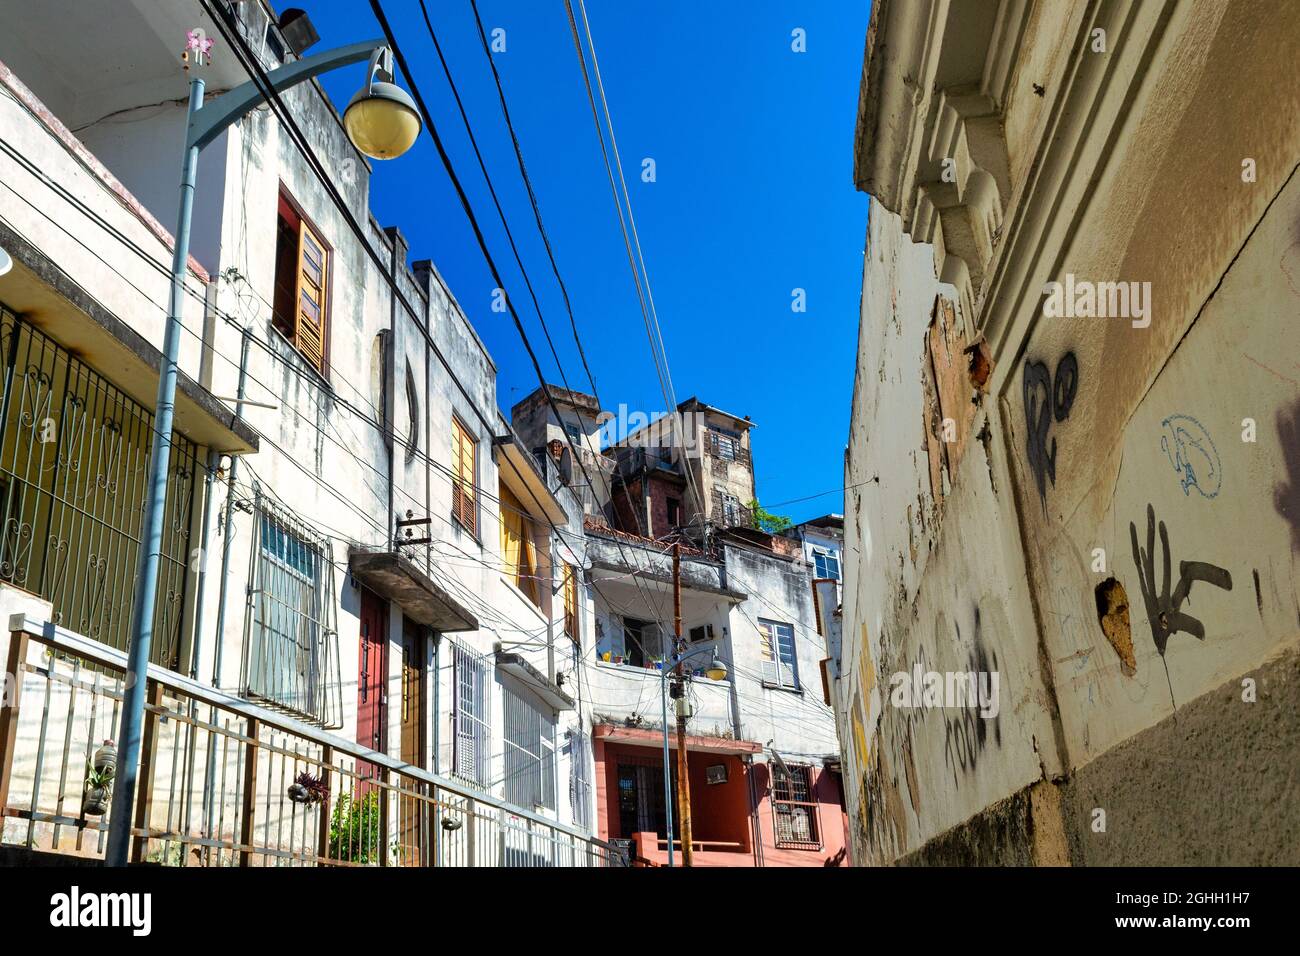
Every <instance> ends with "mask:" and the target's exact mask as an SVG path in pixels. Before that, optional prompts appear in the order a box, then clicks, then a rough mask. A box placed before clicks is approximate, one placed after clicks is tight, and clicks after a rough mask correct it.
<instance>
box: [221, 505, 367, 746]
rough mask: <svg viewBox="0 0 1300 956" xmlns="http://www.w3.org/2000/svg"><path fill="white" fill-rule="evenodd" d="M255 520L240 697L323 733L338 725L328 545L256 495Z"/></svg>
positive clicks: (339, 691)
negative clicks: (316, 726)
mask: <svg viewBox="0 0 1300 956" xmlns="http://www.w3.org/2000/svg"><path fill="white" fill-rule="evenodd" d="M253 514H254V539H255V540H254V542H253V548H252V568H251V571H250V578H251V581H252V586H251V587H250V588H249V595H248V602H249V609H250V613H249V615H248V630H249V633H248V635H247V639H246V640H245V642H244V646H245V655H244V666H243V684H244V693H245V695H246V696H248V697H252V698H256V699H258V700H260V701H262V702H263V703H266V704H268V705H270V706H272V707H275V708H277V709H281V710H285V711H288V712H289V713H292V714H294V715H295V716H298V717H302V718H303V719H305V720H308V721H311V722H312V723H316V724H320V725H321V726H323V727H341V726H342V710H343V706H342V685H341V683H340V675H339V653H338V627H337V619H336V613H337V612H336V608H337V605H336V602H335V600H334V575H333V573H332V571H333V565H332V564H331V562H330V552H329V542H328V540H327V539H325V538H324V537H322V536H321V535H319V534H318V533H316V532H315V531H314V530H313V529H311V528H310V527H308V526H307V525H306V524H304V523H302V522H300V521H298V520H297V519H296V518H294V517H293V516H292V515H291V514H289V513H288V512H287V511H284V510H281V509H280V508H278V507H277V506H276V505H274V504H273V503H272V502H270V501H268V500H267V499H265V498H261V497H260V496H259V497H258V498H257V499H256V501H255V507H254V510H253Z"/></svg>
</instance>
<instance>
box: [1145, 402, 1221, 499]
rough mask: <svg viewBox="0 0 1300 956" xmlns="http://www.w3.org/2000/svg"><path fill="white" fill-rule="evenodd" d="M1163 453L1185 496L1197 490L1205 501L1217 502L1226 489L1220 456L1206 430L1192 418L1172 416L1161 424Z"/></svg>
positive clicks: (1161, 447)
mask: <svg viewBox="0 0 1300 956" xmlns="http://www.w3.org/2000/svg"><path fill="white" fill-rule="evenodd" d="M1160 429H1161V435H1160V449H1161V451H1163V452H1164V453H1165V457H1166V458H1168V459H1169V464H1171V465H1173V468H1174V471H1175V472H1176V473H1177V475H1178V483H1179V485H1181V486H1182V489H1183V494H1184V495H1189V496H1190V495H1191V493H1192V489H1193V488H1195V489H1196V491H1197V493H1198V494H1199V495H1200V496H1201V497H1202V498H1214V497H1216V496H1217V495H1218V493H1219V489H1220V488H1221V487H1222V486H1223V469H1222V466H1221V465H1220V463H1219V452H1218V449H1216V448H1215V447H1214V440H1213V439H1212V438H1210V433H1209V432H1207V431H1206V430H1205V426H1204V425H1202V424H1201V423H1200V422H1198V421H1197V420H1196V419H1195V418H1193V417H1192V416H1190V415H1170V416H1169V417H1168V418H1166V419H1165V420H1164V421H1163V422H1161V423H1160Z"/></svg>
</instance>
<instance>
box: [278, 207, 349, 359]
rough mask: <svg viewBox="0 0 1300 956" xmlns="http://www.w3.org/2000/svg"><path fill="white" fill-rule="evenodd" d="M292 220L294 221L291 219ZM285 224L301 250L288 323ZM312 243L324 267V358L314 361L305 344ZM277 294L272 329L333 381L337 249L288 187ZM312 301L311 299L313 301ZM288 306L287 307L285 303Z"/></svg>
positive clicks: (319, 306)
mask: <svg viewBox="0 0 1300 956" xmlns="http://www.w3.org/2000/svg"><path fill="white" fill-rule="evenodd" d="M291 217H292V218H291ZM281 221H284V222H287V223H288V224H289V225H290V226H291V227H292V229H293V230H294V232H295V234H296V236H297V249H296V251H295V252H294V263H295V265H294V276H293V314H292V318H291V319H288V318H286V317H285V316H284V315H282V314H281V312H280V306H281V304H282V303H281V301H280V285H281V284H280V282H279V281H278V279H279V273H280V248H279V241H280V228H279V223H280V222H281ZM308 240H310V242H311V244H312V245H315V246H316V247H317V248H318V249H319V250H320V253H321V264H320V277H321V278H320V283H319V285H318V288H319V299H320V301H319V302H316V303H315V305H316V306H317V309H318V310H319V313H320V321H319V323H318V325H319V340H320V348H319V352H320V357H319V359H317V358H315V357H313V355H312V354H311V352H310V344H309V343H305V342H304V341H303V339H304V336H303V335H302V301H303V300H302V296H303V284H304V283H303V256H304V248H305V244H306V242H307V241H308ZM275 277H276V280H277V281H276V282H275V286H276V288H275V290H274V294H273V295H272V309H271V312H272V322H271V325H272V327H273V328H274V329H275V330H276V332H277V333H279V335H280V337H281V338H283V339H284V340H285V341H286V342H288V343H289V344H290V345H291V346H293V349H294V351H295V352H297V353H298V355H299V357H300V358H301V359H302V360H303V361H304V362H306V363H307V364H308V365H309V366H310V367H311V368H312V370H313V371H315V372H316V373H317V374H318V375H320V376H321V377H322V378H323V379H325V380H326V381H327V382H328V381H329V378H330V375H329V369H330V331H331V327H332V319H333V313H334V310H333V307H332V306H333V287H334V247H333V246H332V245H330V244H329V242H328V241H326V240H325V239H324V237H323V232H322V230H321V229H320V228H319V227H318V226H317V225H316V223H315V222H313V221H312V218H311V217H310V216H308V215H307V214H306V213H305V212H304V211H303V208H302V206H301V204H299V202H298V201H297V200H296V199H295V198H294V197H293V194H292V193H291V192H290V191H289V189H288V187H286V186H285V184H284V183H281V184H280V190H279V202H278V203H277V206H276V256H275ZM309 300H310V299H309ZM283 304H287V303H283ZM289 321H292V328H291V329H289V330H286V329H285V325H286V324H287V323H288V322H289Z"/></svg>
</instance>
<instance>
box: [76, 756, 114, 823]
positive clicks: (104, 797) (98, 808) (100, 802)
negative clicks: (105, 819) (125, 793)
mask: <svg viewBox="0 0 1300 956" xmlns="http://www.w3.org/2000/svg"><path fill="white" fill-rule="evenodd" d="M115 770H116V763H114V764H112V765H110V766H108V767H107V769H99V768H97V767H95V765H94V764H91V765H89V766H87V767H86V789H85V792H84V793H83V794H82V795H81V814H82V816H86V817H101V816H103V815H104V814H105V813H107V812H108V805H109V800H110V798H111V796H112V792H113V774H114V772H115Z"/></svg>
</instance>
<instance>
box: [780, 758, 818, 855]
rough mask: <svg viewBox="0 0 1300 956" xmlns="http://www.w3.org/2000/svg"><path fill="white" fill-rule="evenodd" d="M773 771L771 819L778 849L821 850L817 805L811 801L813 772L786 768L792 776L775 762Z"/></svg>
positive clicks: (798, 767)
mask: <svg viewBox="0 0 1300 956" xmlns="http://www.w3.org/2000/svg"><path fill="white" fill-rule="evenodd" d="M768 767H769V768H770V769H771V771H772V816H773V822H774V823H775V825H776V845H777V846H779V847H790V848H793V849H800V850H819V849H821V845H822V844H821V837H820V836H819V834H818V832H817V802H816V801H815V800H813V798H812V768H811V767H808V766H799V765H797V764H796V765H794V766H787V768H786V769H787V770H789V773H786V770H783V769H782V768H781V765H780V764H777V763H775V762H773V763H770V764H768Z"/></svg>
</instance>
